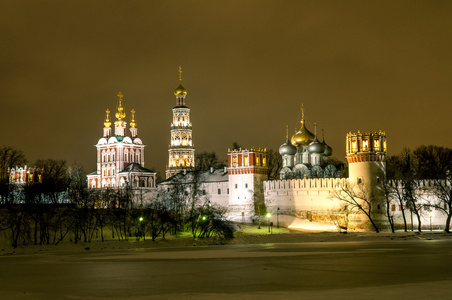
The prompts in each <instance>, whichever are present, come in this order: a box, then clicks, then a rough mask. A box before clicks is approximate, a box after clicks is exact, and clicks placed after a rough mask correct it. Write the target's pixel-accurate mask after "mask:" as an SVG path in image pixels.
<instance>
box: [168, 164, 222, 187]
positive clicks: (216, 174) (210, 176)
mask: <svg viewBox="0 0 452 300" xmlns="http://www.w3.org/2000/svg"><path fill="white" fill-rule="evenodd" d="M195 176H198V178H199V179H198V180H199V181H200V182H202V183H210V182H227V181H228V180H229V179H228V171H227V170H225V168H222V169H214V170H213V171H211V170H201V171H187V172H186V173H185V174H184V172H183V171H181V172H179V173H177V174H176V175H174V176H172V177H170V178H168V179H166V180H164V181H162V182H160V183H159V184H172V183H173V182H183V183H191V182H193V181H194V179H195Z"/></svg>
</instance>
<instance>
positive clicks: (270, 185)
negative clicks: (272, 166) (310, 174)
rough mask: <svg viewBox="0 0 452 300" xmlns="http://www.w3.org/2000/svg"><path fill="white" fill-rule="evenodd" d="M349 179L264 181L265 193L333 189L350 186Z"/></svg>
mask: <svg viewBox="0 0 452 300" xmlns="http://www.w3.org/2000/svg"><path fill="white" fill-rule="evenodd" d="M348 182H349V181H348V178H309V179H306V178H305V179H287V180H271V181H264V192H268V191H272V190H275V191H276V190H277V191H285V190H287V191H293V190H297V189H300V190H301V189H312V190H319V189H331V188H338V187H340V186H343V185H346V184H348Z"/></svg>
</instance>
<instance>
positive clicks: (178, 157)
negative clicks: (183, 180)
mask: <svg viewBox="0 0 452 300" xmlns="http://www.w3.org/2000/svg"><path fill="white" fill-rule="evenodd" d="M174 95H175V96H176V106H175V107H173V121H172V122H171V142H170V145H169V148H168V156H169V157H168V166H167V168H166V178H167V179H168V178H169V177H171V176H173V175H175V174H177V173H179V172H180V171H183V170H193V169H194V168H195V147H194V145H193V137H192V126H191V121H190V108H188V107H187V106H186V105H185V97H186V96H187V90H186V89H185V88H184V87H183V86H182V68H181V67H179V87H178V88H177V89H176V90H175V91H174Z"/></svg>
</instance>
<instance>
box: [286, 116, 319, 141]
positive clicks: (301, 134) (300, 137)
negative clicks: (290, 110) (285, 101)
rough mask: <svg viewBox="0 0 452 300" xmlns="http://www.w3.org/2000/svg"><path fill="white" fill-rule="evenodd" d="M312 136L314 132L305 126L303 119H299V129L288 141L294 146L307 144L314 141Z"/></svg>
mask: <svg viewBox="0 0 452 300" xmlns="http://www.w3.org/2000/svg"><path fill="white" fill-rule="evenodd" d="M314 137H315V136H314V134H313V133H312V132H310V131H309V130H308V129H307V128H306V126H305V120H301V128H300V130H299V131H298V132H297V133H295V134H294V135H293V136H292V138H291V140H290V141H291V142H292V145H294V146H295V147H298V146H308V145H309V144H310V143H312V142H313V141H314Z"/></svg>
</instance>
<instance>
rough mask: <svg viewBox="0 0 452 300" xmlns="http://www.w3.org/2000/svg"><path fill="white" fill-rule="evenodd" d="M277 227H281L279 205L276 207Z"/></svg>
mask: <svg viewBox="0 0 452 300" xmlns="http://www.w3.org/2000/svg"><path fill="white" fill-rule="evenodd" d="M276 228H278V229H279V207H278V208H277V209H276Z"/></svg>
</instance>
